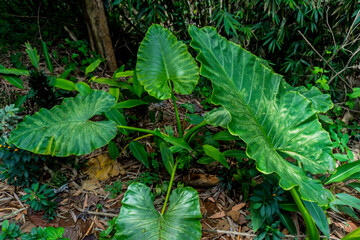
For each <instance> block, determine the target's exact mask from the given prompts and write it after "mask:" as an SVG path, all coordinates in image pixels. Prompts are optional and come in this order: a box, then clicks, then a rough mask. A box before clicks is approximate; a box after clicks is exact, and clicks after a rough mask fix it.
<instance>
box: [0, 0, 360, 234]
mask: <svg viewBox="0 0 360 240" xmlns="http://www.w3.org/2000/svg"><path fill="white" fill-rule="evenodd" d="M148 3H150V2H148ZM220 10H221V9H220ZM220 10H219V11H218V12H217V13H216V14H220V13H219V12H221V11H224V10H221V11H220ZM221 14H223V13H221ZM270 16H272V17H273V20H274V21H275V22H276V21H277V19H276V17H275V16H274V15H270ZM218 21H220V20H218ZM230 29H231V27H230V28H228V29H227V30H226V29H225V31H230ZM309 30H311V25H309ZM188 34H189V35H190V36H191V39H192V40H191V43H190V47H191V48H192V49H193V50H194V51H195V52H196V53H197V56H196V58H195V59H194V58H193V57H192V55H191V54H190V53H189V51H188V47H187V46H186V45H185V44H184V43H183V42H181V41H179V40H178V39H177V38H176V37H175V36H174V35H173V34H172V33H171V32H170V31H169V30H167V29H165V28H164V27H162V26H160V25H153V26H151V27H150V28H149V29H148V31H147V33H146V35H145V38H144V40H143V41H142V43H141V45H140V47H139V51H138V56H137V63H136V68H135V69H134V70H133V71H123V70H124V69H121V71H117V72H116V73H115V74H114V76H113V77H112V78H97V77H92V78H90V79H88V80H89V81H88V82H90V81H95V82H99V83H101V84H106V85H108V86H109V90H108V92H106V91H101V90H95V89H92V88H91V87H90V85H89V84H88V83H86V82H78V83H74V82H72V81H69V80H66V79H61V78H57V79H56V80H55V86H56V87H59V88H62V89H64V90H69V91H77V92H79V94H78V95H77V96H76V97H73V98H64V100H63V102H62V104H60V105H56V106H55V107H54V108H52V109H50V110H46V109H42V110H40V111H39V112H37V113H35V114H34V115H32V116H27V117H26V118H25V119H24V121H23V122H21V123H20V124H19V125H18V126H17V128H16V129H14V130H13V131H12V132H11V134H10V138H9V141H8V144H14V145H15V146H16V147H18V148H21V149H26V150H28V151H31V152H34V153H36V154H44V155H52V156H57V157H67V156H70V155H77V156H80V155H84V154H88V153H91V152H92V151H93V150H95V149H97V148H100V147H103V146H105V145H108V149H109V153H110V155H111V157H112V158H113V159H116V158H117V157H118V156H119V155H120V152H119V150H118V149H117V145H116V143H115V142H113V141H112V140H113V139H114V138H115V137H116V136H117V135H118V134H123V135H127V136H128V137H129V138H130V139H131V140H130V142H129V144H128V145H127V146H126V147H125V149H126V148H127V147H129V149H130V151H131V153H132V154H133V156H134V157H135V158H136V159H137V160H139V161H140V162H141V163H142V164H143V165H144V166H145V167H146V168H151V166H152V164H151V161H153V159H154V158H152V159H150V160H149V155H148V153H147V151H146V150H145V147H144V146H143V144H142V143H140V142H139V140H141V139H145V138H149V137H153V138H154V143H155V145H156V146H157V150H156V151H157V152H158V153H160V155H159V157H160V156H161V162H162V165H163V166H164V168H165V169H166V170H167V172H168V173H169V175H170V181H169V183H168V185H167V184H166V185H167V192H166V196H165V199H164V204H163V207H162V210H161V212H158V211H157V210H156V209H155V207H154V204H153V199H154V198H153V197H154V194H152V192H151V189H150V188H149V187H148V186H146V185H145V184H144V183H147V184H153V183H155V182H157V181H158V178H157V177H155V176H153V175H150V174H147V175H146V174H144V175H143V176H142V178H141V181H142V182H144V183H141V182H140V181H137V182H134V183H132V184H130V185H129V187H128V190H127V191H126V193H125V195H124V198H123V200H122V208H121V211H120V214H119V217H118V218H117V219H116V220H115V224H114V225H113V226H114V228H113V229H111V230H109V231H110V232H112V231H113V230H114V229H115V238H116V239H129V238H139V237H140V238H144V239H149V238H154V237H156V238H164V239H171V238H172V236H174V235H176V236H184V237H186V239H190V240H197V239H200V238H201V224H200V218H201V212H200V204H199V197H198V194H197V192H196V190H195V189H193V188H191V187H183V186H180V185H179V186H178V188H175V189H173V185H174V179H175V174H176V171H177V169H179V168H183V169H185V168H187V167H188V166H189V165H190V164H191V163H192V162H194V161H193V158H195V157H196V158H199V160H198V161H199V163H203V164H204V163H211V162H217V163H219V168H220V169H228V170H230V168H231V167H230V166H232V164H233V163H232V162H230V161H229V160H230V159H236V160H237V162H238V163H239V164H243V162H242V161H241V159H242V158H248V159H252V160H251V164H253V165H256V169H257V170H258V171H259V172H260V173H262V174H264V175H270V174H274V175H275V179H276V180H271V181H270V180H266V177H264V179H265V180H264V182H263V183H262V184H260V185H259V186H257V187H255V190H254V194H253V196H252V197H251V201H252V205H251V209H252V213H253V214H252V215H254V216H253V217H254V221H253V227H254V230H255V231H256V230H258V229H259V228H260V227H261V225H262V224H263V223H264V221H265V222H266V225H267V227H265V228H263V229H262V230H261V231H263V232H262V233H261V234H260V235H259V238H260V239H261V238H268V236H269V233H272V234H273V235H276V236H277V237H278V238H280V237H281V236H282V235H281V234H280V233H279V232H278V231H277V229H276V228H277V226H278V223H277V222H276V221H275V220H276V219H275V217H274V214H278V215H279V218H280V221H281V222H282V223H283V224H285V223H284V222H288V219H287V215H286V214H282V213H281V211H280V210H279V209H280V206H281V204H280V201H284V200H285V199H284V198H283V196H282V194H283V192H284V191H288V192H287V193H288V195H289V196H291V197H292V200H291V201H290V200H289V201H290V204H291V205H292V208H291V209H290V208H287V209H286V211H300V212H301V214H302V216H303V218H304V222H305V225H306V231H307V235H309V237H310V238H311V239H315V240H316V239H319V231H318V230H317V227H318V228H319V229H320V230H321V231H322V232H323V233H324V234H325V235H326V236H328V237H329V235H330V233H329V228H328V224H327V223H326V224H324V219H325V220H326V217H325V213H324V211H323V209H322V207H324V208H327V207H329V206H330V205H331V203H333V204H335V205H334V206H337V205H340V200H341V198H342V197H343V196H342V195H336V198H335V196H334V195H333V194H332V193H331V192H330V191H329V190H327V189H326V188H325V187H324V185H325V184H329V183H333V182H340V181H343V180H344V179H346V178H348V177H352V176H353V174H355V172H356V170H358V169H359V163H358V162H356V163H353V165H350V164H346V165H343V166H340V167H339V168H338V169H336V164H335V158H334V156H333V153H332V151H333V143H332V141H331V139H330V135H329V133H328V132H326V131H325V130H324V129H323V128H322V125H321V124H320V122H319V115H320V114H322V113H326V112H327V111H328V110H330V109H331V108H332V107H333V103H332V102H331V99H330V95H329V94H323V93H322V92H321V91H320V90H319V89H318V88H317V87H314V86H309V87H308V88H306V87H292V86H291V85H289V84H288V83H287V82H286V81H285V79H284V78H283V77H282V76H281V75H278V74H275V73H274V72H273V70H272V69H271V68H270V67H269V64H268V63H267V62H265V61H264V60H263V59H260V58H258V57H256V56H255V55H253V54H251V53H250V52H248V51H246V50H245V49H244V48H242V47H241V46H240V45H237V44H234V43H233V42H231V41H228V40H227V39H226V38H224V37H221V36H220V35H219V34H218V32H217V31H216V29H215V28H212V27H204V28H197V27H196V26H191V27H190V28H189V31H188ZM274 44H276V43H274ZM33 56H36V54H33ZM100 63H101V60H100V59H98V60H96V61H94V62H93V63H92V64H90V65H89V66H88V67H87V68H86V69H85V74H86V75H87V74H89V73H91V72H92V71H94V70H95V69H96V68H97V67H98V66H99V65H100ZM198 64H200V65H201V67H200V68H199V67H198ZM7 71H8V72H9V71H10V72H11V74H14V70H7ZM4 72H5V73H4ZM0 73H3V74H6V71H5V70H4V69H0ZM200 75H201V76H203V77H204V78H207V79H209V81H211V83H212V87H213V89H212V97H211V103H212V104H214V105H216V106H217V108H214V109H213V110H211V111H210V112H208V113H206V114H205V116H203V117H202V116H200V117H201V121H199V123H198V124H196V125H195V124H194V125H191V126H190V127H188V128H184V127H183V122H182V121H181V119H180V115H179V111H178V106H177V99H176V96H175V93H178V94H184V95H185V94H186V95H189V94H191V93H192V92H193V91H194V89H195V86H196V85H197V83H198V81H199V76H200ZM121 77H130V78H129V79H128V80H127V81H126V82H123V81H118V79H119V78H121ZM125 90H126V91H125ZM123 92H131V93H133V95H132V96H133V98H130V99H128V98H125V97H124V96H123ZM146 96H151V98H152V99H158V100H167V99H170V100H171V101H172V103H173V105H174V118H175V119H176V123H177V126H176V128H173V129H172V128H170V127H166V128H165V127H164V128H165V131H162V129H155V130H149V129H143V128H138V127H133V126H129V125H130V124H129V123H130V121H129V120H130V117H129V116H127V115H126V111H125V109H129V108H135V107H139V106H140V107H141V106H144V105H147V104H148V103H149V102H148V101H146V100H145V97H146ZM182 107H184V108H186V109H187V110H188V111H189V112H192V110H191V106H189V105H183V106H182ZM70 112H71V114H70ZM99 115H101V116H102V117H101V118H99V119H100V120H96V121H95V120H93V117H95V116H99ZM79 122H80V123H81V124H79ZM207 125H211V126H214V127H221V128H223V129H224V131H223V132H220V133H217V134H216V135H214V136H212V134H206V131H205V134H204V135H205V137H204V138H203V139H204V141H202V142H200V143H195V141H194V138H195V137H196V136H197V135H198V133H199V132H200V131H201V130H202V129H203V128H204V127H205V126H207ZM134 132H138V133H143V134H144V135H142V136H140V137H139V136H138V135H137V136H136V137H135V138H133V134H134ZM85 136H86V137H85ZM27 139H37V142H36V144H34V143H30V142H29V141H27ZM224 140H226V141H227V140H232V141H236V142H237V144H238V145H237V149H231V150H227V151H223V152H222V151H220V150H219V147H217V146H218V142H217V141H224ZM199 145H200V146H199ZM240 146H241V148H246V152H244V151H243V150H239V148H240ZM290 157H291V158H290ZM289 159H291V160H289ZM292 159H293V160H292ZM248 168H249V169H251V168H254V166H250V167H248ZM336 170H337V172H335V171H336ZM229 172H230V174H228V175H232V177H233V178H234V179H235V180H236V179H239V180H241V179H245V180H246V181H250V182H251V179H252V176H253V175H252V173H250V172H249V173H248V174H245V173H244V172H241V171H234V172H231V171H229ZM321 175H322V176H323V178H324V179H323V182H322V181H320V180H319V179H317V177H318V176H321ZM226 176H227V175H226ZM326 176H329V177H328V178H326ZM232 177H231V179H232ZM226 181H227V182H229V177H226ZM119 185H120V184H118V185H117V186H116V189H114V192H115V191H116V192H117V191H118V187H119ZM158 187H160V186H158ZM159 190H160V188H159ZM159 190H156V193H158V192H160V191H159ZM26 192H27V193H28V195H26V200H27V202H28V203H30V204H31V205H32V207H33V208H36V209H38V210H40V209H44V210H45V209H46V211H47V210H49V209H53V207H51V206H52V205H51V204H50V203H48V202H51V201H50V200H51V199H53V198H55V194H54V193H53V192H51V191H50V190H46V186H41V187H40V186H39V184H34V185H33V186H32V188H31V189H27V190H26ZM161 192H163V190H162V189H161ZM24 199H25V198H24ZM336 199H337V200H336ZM44 201H45V202H46V204H45V203H44ZM168 202H169V205H168ZM285 208H286V207H283V208H282V209H284V210H285ZM294 209H295V210H294ZM49 213H51V212H49ZM144 215H146V216H147V218H144V217H143V216H144ZM312 216H320V217H319V218H314V217H312ZM282 219H285V220H286V221H285V220H282ZM256 221H257V223H256ZM274 221H275V222H274ZM154 222H156V223H157V224H156V225H154V224H153V223H154ZM326 226H327V227H326ZM286 227H287V228H290V229H291V226H290V224H288V225H287V226H286ZM109 231H107V233H109V234H110V232H109ZM140 231H141V232H140ZM104 235H107V234H105V233H104ZM104 237H105V236H104ZM183 239H185V238H183Z"/></svg>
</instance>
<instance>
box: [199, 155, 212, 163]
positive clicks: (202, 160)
mask: <svg viewBox="0 0 360 240" xmlns="http://www.w3.org/2000/svg"><path fill="white" fill-rule="evenodd" d="M196 162H197V163H200V164H210V163H213V162H216V161H215V159H213V158H212V157H209V156H204V157H201V158H200V159H199V160H197V161H196Z"/></svg>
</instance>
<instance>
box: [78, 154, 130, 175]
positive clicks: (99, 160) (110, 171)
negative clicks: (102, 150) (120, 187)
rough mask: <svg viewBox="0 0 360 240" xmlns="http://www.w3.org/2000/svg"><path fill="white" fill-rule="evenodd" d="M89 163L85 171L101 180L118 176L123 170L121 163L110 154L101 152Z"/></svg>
mask: <svg viewBox="0 0 360 240" xmlns="http://www.w3.org/2000/svg"><path fill="white" fill-rule="evenodd" d="M87 165H88V167H87V168H85V169H84V173H85V174H87V175H89V177H90V178H92V179H98V180H100V181H104V180H107V179H108V178H110V177H115V176H118V175H119V174H120V172H121V166H120V163H118V162H117V161H114V160H112V159H111V157H110V156H109V155H108V154H100V155H98V156H96V157H95V158H91V159H90V160H89V162H88V163H87ZM122 170H123V169H122ZM122 172H123V171H122Z"/></svg>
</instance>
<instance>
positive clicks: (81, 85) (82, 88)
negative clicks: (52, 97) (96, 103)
mask: <svg viewBox="0 0 360 240" xmlns="http://www.w3.org/2000/svg"><path fill="white" fill-rule="evenodd" d="M75 89H76V90H77V91H78V92H79V93H80V94H81V95H83V96H86V95H89V94H90V93H91V92H92V91H93V90H92V89H91V87H90V86H89V85H88V84H87V83H85V82H78V83H76V84H75Z"/></svg>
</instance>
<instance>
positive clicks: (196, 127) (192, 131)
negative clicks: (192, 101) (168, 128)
mask: <svg viewBox="0 0 360 240" xmlns="http://www.w3.org/2000/svg"><path fill="white" fill-rule="evenodd" d="M206 125H207V122H206V121H203V122H202V123H200V124H199V125H197V126H195V127H193V128H191V129H190V130H189V131H187V132H186V134H185V135H184V140H185V142H187V143H189V140H190V138H191V136H192V134H193V133H195V132H196V131H198V130H200V128H202V127H204V126H206Z"/></svg>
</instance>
